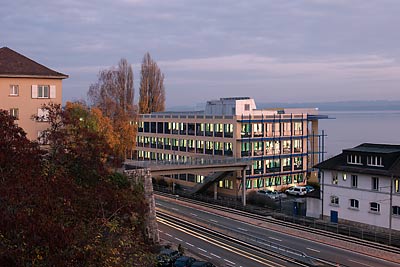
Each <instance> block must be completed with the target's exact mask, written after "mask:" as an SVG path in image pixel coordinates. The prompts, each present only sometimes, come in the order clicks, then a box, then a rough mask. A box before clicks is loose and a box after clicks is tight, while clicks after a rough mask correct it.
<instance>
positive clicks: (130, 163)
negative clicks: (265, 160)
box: [124, 158, 252, 206]
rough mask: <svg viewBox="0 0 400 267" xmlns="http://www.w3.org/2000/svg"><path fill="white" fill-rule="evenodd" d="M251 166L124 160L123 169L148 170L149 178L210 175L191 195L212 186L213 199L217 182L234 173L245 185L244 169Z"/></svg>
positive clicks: (238, 161)
mask: <svg viewBox="0 0 400 267" xmlns="http://www.w3.org/2000/svg"><path fill="white" fill-rule="evenodd" d="M251 164H252V161H250V160H249V159H247V158H246V159H243V158H242V159H235V158H227V159H214V158H194V159H188V160H186V161H183V160H179V161H174V160H172V161H159V160H149V161H137V160H126V161H125V162H124V167H125V170H126V171H129V170H134V169H148V170H149V171H150V173H151V176H152V177H154V176H162V175H172V174H182V173H188V172H191V173H205V172H206V173H211V175H208V176H206V177H205V178H204V180H203V183H200V184H196V185H195V186H194V187H192V193H200V192H203V191H205V190H207V189H208V188H209V187H210V186H211V185H214V197H215V198H216V197H217V184H218V182H219V181H220V180H221V179H223V178H224V177H226V176H227V175H229V174H231V173H232V172H235V171H240V172H241V174H242V184H243V185H246V169H247V168H248V167H249V166H250V165H251ZM242 203H243V205H244V206H245V205H246V190H245V186H242Z"/></svg>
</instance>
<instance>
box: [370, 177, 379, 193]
mask: <svg viewBox="0 0 400 267" xmlns="http://www.w3.org/2000/svg"><path fill="white" fill-rule="evenodd" d="M371 189H372V190H374V191H379V178H378V177H372V178H371Z"/></svg>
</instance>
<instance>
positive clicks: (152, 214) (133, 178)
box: [124, 169, 160, 243]
mask: <svg viewBox="0 0 400 267" xmlns="http://www.w3.org/2000/svg"><path fill="white" fill-rule="evenodd" d="M124 173H125V174H126V175H127V176H128V178H129V179H130V182H131V183H136V184H137V183H142V184H143V187H144V197H145V199H146V201H147V203H148V205H149V214H148V216H147V218H146V219H145V221H146V235H147V238H148V239H149V240H151V241H152V242H154V243H158V242H159V241H160V237H159V233H158V225H157V218H156V203H155V199H154V193H153V182H152V180H151V172H150V170H149V169H134V170H125V171H124Z"/></svg>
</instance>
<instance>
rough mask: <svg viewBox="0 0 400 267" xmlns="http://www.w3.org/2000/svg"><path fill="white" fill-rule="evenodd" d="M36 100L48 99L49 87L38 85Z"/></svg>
mask: <svg viewBox="0 0 400 267" xmlns="http://www.w3.org/2000/svg"><path fill="white" fill-rule="evenodd" d="M38 98H50V86H48V85H38Z"/></svg>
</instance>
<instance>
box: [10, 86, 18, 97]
mask: <svg viewBox="0 0 400 267" xmlns="http://www.w3.org/2000/svg"><path fill="white" fill-rule="evenodd" d="M18 95H19V86H18V85H10V96H18Z"/></svg>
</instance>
